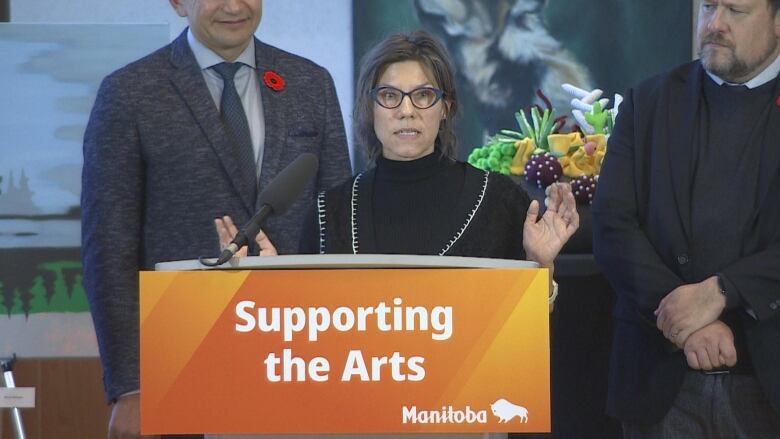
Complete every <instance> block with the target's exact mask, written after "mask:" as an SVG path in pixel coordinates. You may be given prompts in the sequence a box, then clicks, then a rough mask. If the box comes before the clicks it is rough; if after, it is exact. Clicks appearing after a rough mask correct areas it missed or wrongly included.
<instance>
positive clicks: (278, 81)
mask: <svg viewBox="0 0 780 439" xmlns="http://www.w3.org/2000/svg"><path fill="white" fill-rule="evenodd" d="M263 82H265V85H266V87H268V88H270V89H271V90H273V91H282V90H284V86H285V85H286V84H285V82H284V78H282V77H281V76H279V74H278V73H276V72H274V71H273V70H266V71H265V73H263Z"/></svg>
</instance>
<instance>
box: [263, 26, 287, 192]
mask: <svg viewBox="0 0 780 439" xmlns="http://www.w3.org/2000/svg"><path fill="white" fill-rule="evenodd" d="M255 56H256V63H257V64H256V65H257V75H258V81H259V83H260V96H261V97H262V100H263V118H264V121H265V143H264V146H263V163H262V168H261V171H260V188H259V191H258V195H259V193H260V192H262V191H263V189H264V188H265V187H266V186H268V183H270V182H271V180H272V179H273V178H274V177H275V176H276V174H277V173H279V171H280V169H279V158H280V156H281V154H282V150H283V149H284V147H285V143H286V140H287V125H286V121H287V118H286V117H285V108H286V105H285V102H286V100H285V99H286V93H289V92H288V91H287V90H284V89H283V90H281V91H274V90H272V89H271V88H270V87H268V86H267V85H266V84H265V81H264V80H263V75H264V74H265V72H267V71H269V70H270V71H274V72H276V73H278V74H279V75H280V76H281V77H282V78H283V79H284V78H285V77H286V75H285V73H286V72H285V71H284V70H282V69H281V68H280V67H279V66H278V65H276V58H275V56H274V54H273V52H272V51H271V50H269V47H268V46H267V45H266V44H263V43H262V42H260V41H259V40H257V39H255Z"/></svg>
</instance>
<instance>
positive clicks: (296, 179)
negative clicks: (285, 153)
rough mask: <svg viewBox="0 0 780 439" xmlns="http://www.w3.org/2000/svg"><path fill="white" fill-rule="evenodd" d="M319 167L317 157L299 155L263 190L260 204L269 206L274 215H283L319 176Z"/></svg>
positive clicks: (307, 154) (309, 154) (304, 154)
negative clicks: (315, 177)
mask: <svg viewBox="0 0 780 439" xmlns="http://www.w3.org/2000/svg"><path fill="white" fill-rule="evenodd" d="M318 167H319V160H317V156H316V155H314V154H311V153H308V152H307V153H303V154H301V155H299V156H298V157H297V158H296V159H295V160H293V162H292V163H290V164H289V165H287V167H286V168H284V169H282V171H281V172H280V173H279V174H277V175H276V177H274V179H273V180H271V183H269V184H268V186H267V187H266V188H265V189H263V192H261V193H260V197H259V200H260V204H261V205H263V204H267V205H269V206H270V207H271V209H273V213H274V215H279V214H281V213H283V212H284V211H286V210H287V209H288V208H289V207H290V205H291V204H292V203H293V202H294V201H295V199H296V198H298V195H300V193H301V192H303V189H304V188H305V187H306V185H307V184H309V181H311V179H312V178H314V176H315V175H317V168H318Z"/></svg>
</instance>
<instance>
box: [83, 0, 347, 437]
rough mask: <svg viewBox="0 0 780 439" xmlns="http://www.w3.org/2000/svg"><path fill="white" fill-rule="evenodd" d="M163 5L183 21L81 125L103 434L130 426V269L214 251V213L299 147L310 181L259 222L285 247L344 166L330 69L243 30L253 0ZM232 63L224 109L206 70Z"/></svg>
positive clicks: (238, 200) (133, 431) (88, 282)
mask: <svg viewBox="0 0 780 439" xmlns="http://www.w3.org/2000/svg"><path fill="white" fill-rule="evenodd" d="M170 3H171V4H172V6H173V7H174V8H175V9H176V11H177V12H178V13H179V15H181V16H183V17H187V19H188V22H189V25H190V27H189V29H188V30H186V31H185V32H184V33H182V35H181V36H179V37H178V38H177V39H176V40H175V41H173V42H172V43H171V44H169V45H168V46H165V47H163V48H162V49H160V50H158V51H156V52H154V53H152V54H150V55H149V56H147V57H144V58H142V59H140V60H138V61H136V62H133V63H131V64H129V65H128V66H125V67H123V68H121V69H119V70H118V71H116V72H114V73H112V74H111V75H109V76H108V77H107V78H106V79H105V80H104V81H103V83H102V85H101V87H100V91H99V92H98V96H97V99H96V101H95V106H94V108H93V110H92V115H91V117H90V121H89V125H88V127H87V131H86V133H85V136H84V170H83V177H82V180H83V182H82V183H83V184H82V212H83V214H82V240H83V243H82V254H83V261H84V284H85V287H86V291H87V295H88V297H89V302H90V307H91V310H92V316H93V320H94V322H95V330H96V332H97V338H98V343H99V347H100V356H101V360H102V363H103V371H104V382H105V388H106V394H107V397H108V400H109V401H111V402H114V408H113V414H112V419H111V422H110V425H109V429H110V433H109V436H110V437H112V438H114V437H117V438H118V437H137V436H138V400H139V397H138V392H137V391H138V389H139V376H138V373H139V371H138V368H139V357H138V355H139V345H138V343H139V336H138V322H139V316H138V312H139V310H138V271H139V270H145V269H153V268H154V265H155V264H156V263H158V262H163V261H171V260H181V259H193V258H197V257H198V256H201V255H205V256H216V255H217V254H219V250H220V249H219V242H218V237H217V234H216V232H215V228H214V218H217V217H221V216H223V215H230V216H231V217H232V218H234V219H235V220H236V222H237V223H238V224H244V223H245V222H246V221H248V219H249V218H250V217H251V216H252V215H253V213H254V212H255V208H256V194H257V193H259V192H260V191H262V190H263V188H264V187H266V186H267V185H268V183H269V182H270V181H271V180H272V179H273V178H274V176H275V175H276V174H277V173H278V172H279V171H280V170H282V169H284V167H285V166H287V165H288V164H289V163H290V162H292V161H293V160H294V159H295V158H296V157H298V156H299V155H300V154H301V153H304V152H310V153H314V154H316V155H317V156H318V157H319V160H320V166H319V172H318V175H317V179H316V181H315V182H313V183H311V184H309V185H308V187H307V188H306V189H305V191H304V194H303V195H302V196H301V197H300V198H299V199H298V200H297V201H296V202H295V203H293V205H292V206H291V207H290V209H289V210H288V212H287V213H286V214H285V215H282V216H281V217H279V218H274V219H272V220H270V221H269V222H268V223H267V224H266V225H265V228H264V230H265V232H266V233H267V234H268V235H269V236H271V237H273V238H274V240H275V241H274V242H275V243H276V244H277V247H278V248H279V251H280V252H282V253H290V252H294V251H296V250H297V247H298V241H299V238H298V234H299V232H300V228H301V223H302V221H303V214H304V211H306V210H307V209H308V207H309V206H310V205H311V204H312V203H313V200H314V194H315V193H316V192H318V191H322V190H326V189H329V188H330V187H332V186H334V185H335V184H336V183H339V182H341V181H343V180H345V179H346V178H348V177H349V176H350V175H351V171H350V164H349V156H348V151H347V144H346V136H345V133H344V124H343V121H342V117H341V111H340V109H339V105H338V100H337V96H336V90H335V87H334V85H333V80H332V79H331V77H330V74H329V73H328V72H327V71H326V70H325V69H324V68H322V67H320V66H318V65H316V64H314V63H313V62H311V61H309V60H306V59H304V58H301V57H298V56H295V55H293V54H290V53H287V52H284V51H282V50H279V49H277V48H275V47H272V46H269V45H267V44H264V43H262V42H260V41H259V40H257V39H255V38H254V37H253V34H254V32H255V30H256V29H257V26H258V24H259V22H260V18H261V16H262V2H261V0H232V1H229V2H226V1H222V0H170ZM234 61H235V62H236V64H234V65H233V66H234V67H237V70H236V71H235V77H232V78H231V79H230V82H232V83H234V85H235V88H234V89H231V91H232V92H233V95H232V97H233V98H234V99H233V101H232V104H233V105H232V106H231V111H232V113H229V114H230V115H229V116H226V114H227V113H226V111H225V110H226V108H225V107H226V106H227V104H226V101H225V99H224V98H225V93H224V92H223V91H224V90H228V84H227V82H228V81H226V80H225V79H224V76H222V75H223V73H221V72H219V71H218V69H219V68H220V67H219V65H220V64H223V63H233V62H234ZM239 107H241V109H239ZM236 114H239V115H241V117H239V118H236V117H235V116H236ZM242 118H243V119H242ZM237 120H238V121H239V122H240V123H241V124H243V130H239V129H238V128H241V127H239V126H238V125H234V124H233V123H234V122H236V121H237ZM237 127H238V128H237ZM242 140H243V142H242ZM242 146H243V147H245V149H244V150H241V149H240V147H242ZM243 153H246V155H243ZM247 164H249V166H246V165H247Z"/></svg>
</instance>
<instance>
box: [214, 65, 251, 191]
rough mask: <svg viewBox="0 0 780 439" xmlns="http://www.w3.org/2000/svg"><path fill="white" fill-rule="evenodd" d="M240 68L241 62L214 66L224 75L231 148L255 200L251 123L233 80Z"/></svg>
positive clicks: (222, 106) (224, 106)
mask: <svg viewBox="0 0 780 439" xmlns="http://www.w3.org/2000/svg"><path fill="white" fill-rule="evenodd" d="M239 68H241V63H225V62H223V63H220V64H217V65H215V66H213V67H212V69H214V71H215V72H217V73H218V74H219V76H221V77H222V81H223V83H224V86H223V88H222V102H221V103H220V111H221V115H222V121H223V122H224V123H225V126H226V127H227V128H228V133H229V134H230V137H231V140H233V145H231V148H232V149H233V153H235V154H236V158H237V159H238V161H239V170H240V172H241V174H242V175H241V177H242V179H243V180H244V181H245V182H247V184H248V185H249V186H250V187H251V188H252V189H251V190H252V192H251V193H250V194H249V195H250V196H251V198H250V199H252V200H254V199H255V198H256V197H257V166H256V161H255V153H254V148H253V147H252V136H251V135H250V133H249V123H248V122H247V119H246V114H245V113H244V107H243V105H241V98H240V97H239V96H238V91H237V90H236V84H235V83H234V82H233V77H234V76H235V75H236V72H237V71H238V69H239ZM249 182H251V184H250V183H249Z"/></svg>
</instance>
